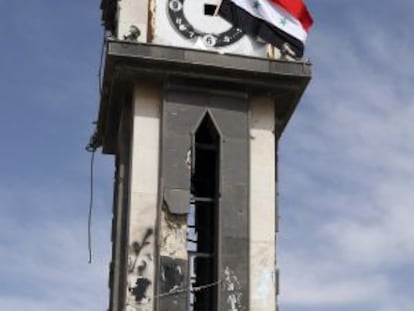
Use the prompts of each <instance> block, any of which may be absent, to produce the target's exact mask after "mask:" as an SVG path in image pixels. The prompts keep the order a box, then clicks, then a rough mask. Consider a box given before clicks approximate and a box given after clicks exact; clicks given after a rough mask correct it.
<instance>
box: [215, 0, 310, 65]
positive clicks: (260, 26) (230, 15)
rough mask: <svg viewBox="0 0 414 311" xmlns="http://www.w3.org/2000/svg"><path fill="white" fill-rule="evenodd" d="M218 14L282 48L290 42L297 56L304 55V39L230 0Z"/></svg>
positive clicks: (225, 1) (224, 1) (227, 0)
mask: <svg viewBox="0 0 414 311" xmlns="http://www.w3.org/2000/svg"><path fill="white" fill-rule="evenodd" d="M218 14H219V15H220V16H221V17H223V18H224V19H225V20H227V21H228V22H229V23H230V24H232V25H233V26H235V27H237V28H240V29H241V30H243V31H244V32H245V33H246V34H248V35H250V36H252V37H259V38H261V39H262V40H264V41H266V42H268V43H270V44H272V45H274V46H275V47H277V48H279V49H281V48H282V46H283V44H284V43H288V44H289V46H290V48H291V49H292V50H293V51H294V52H295V54H296V57H298V58H300V57H302V56H303V51H304V49H305V45H304V44H303V42H302V41H300V40H298V39H296V38H295V37H293V36H291V35H289V34H287V33H286V32H284V31H283V30H281V29H280V28H278V27H276V26H274V25H272V24H270V23H268V22H266V21H264V20H262V19H260V18H257V17H255V16H253V15H251V14H249V13H248V12H247V11H245V10H244V9H242V8H240V7H239V6H237V5H236V4H234V3H233V2H231V1H230V0H223V2H222V4H221V6H220V8H219V11H218Z"/></svg>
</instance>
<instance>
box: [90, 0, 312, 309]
mask: <svg viewBox="0 0 414 311" xmlns="http://www.w3.org/2000/svg"><path fill="white" fill-rule="evenodd" d="M219 2H220V1H219V0H102V3H101V10H102V20H103V25H104V27H105V29H106V31H107V33H108V36H107V39H106V45H105V46H106V50H105V61H104V66H103V78H102V81H101V82H102V85H101V88H102V92H101V99H100V107H99V115H98V122H97V129H96V134H95V136H94V138H95V139H94V147H95V148H97V147H101V148H102V152H103V153H105V154H112V155H114V156H115V182H114V201H113V222H112V261H111V264H110V277H109V285H110V302H109V304H110V306H109V310H110V311H248V310H250V311H269V310H276V309H277V295H278V291H279V278H278V275H279V273H278V269H277V260H276V232H277V231H278V219H279V216H278V205H277V149H278V140H279V138H280V136H281V134H282V132H283V130H284V128H285V126H286V125H287V123H288V121H289V119H290V117H291V115H292V114H293V112H294V110H295V107H296V105H297V104H298V102H299V100H300V98H301V96H302V94H303V92H304V90H305V88H306V86H307V84H308V82H309V80H310V77H311V73H310V64H309V63H307V62H303V61H287V60H280V59H274V58H269V57H268V51H269V47H268V46H267V45H266V44H265V43H264V42H263V41H262V40H260V39H258V38H252V37H250V36H247V35H245V34H244V33H243V32H242V31H241V30H240V29H238V28H236V27H233V26H232V25H231V24H229V23H228V22H227V21H225V20H223V19H221V17H219V16H217V15H216V14H215V13H216V10H217V5H219Z"/></svg>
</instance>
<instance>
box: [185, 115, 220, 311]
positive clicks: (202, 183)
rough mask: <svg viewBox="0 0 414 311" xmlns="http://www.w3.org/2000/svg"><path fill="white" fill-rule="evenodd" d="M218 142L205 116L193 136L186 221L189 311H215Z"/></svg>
mask: <svg viewBox="0 0 414 311" xmlns="http://www.w3.org/2000/svg"><path fill="white" fill-rule="evenodd" d="M219 142H220V140H219V134H218V132H217V129H216V128H215V125H214V123H213V121H212V120H211V117H210V116H209V115H206V117H205V118H204V119H203V121H202V122H201V124H200V126H199V128H198V130H197V132H196V134H195V140H194V144H195V146H194V148H193V152H194V153H195V154H194V157H193V161H194V163H193V172H192V177H191V193H192V200H191V204H190V211H189V216H188V221H187V225H188V243H187V249H188V255H189V277H190V287H191V291H190V295H189V298H188V304H189V308H188V310H190V311H214V310H217V303H216V301H217V298H216V297H217V230H218V226H217V199H218V170H219V161H218V160H219ZM200 287H201V288H202V289H200ZM197 289H199V290H197Z"/></svg>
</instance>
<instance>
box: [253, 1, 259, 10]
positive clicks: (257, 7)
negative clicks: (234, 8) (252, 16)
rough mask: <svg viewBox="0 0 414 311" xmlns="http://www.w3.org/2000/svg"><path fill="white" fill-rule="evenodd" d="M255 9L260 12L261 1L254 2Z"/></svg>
mask: <svg viewBox="0 0 414 311" xmlns="http://www.w3.org/2000/svg"><path fill="white" fill-rule="evenodd" d="M253 7H254V9H255V10H258V9H259V7H260V3H259V1H257V0H255V1H254V2H253Z"/></svg>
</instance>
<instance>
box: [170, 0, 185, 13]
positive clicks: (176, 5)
mask: <svg viewBox="0 0 414 311" xmlns="http://www.w3.org/2000/svg"><path fill="white" fill-rule="evenodd" d="M169 7H170V9H171V10H172V11H174V12H178V11H181V10H182V8H183V4H182V3H181V2H180V1H179V0H171V1H170V3H169Z"/></svg>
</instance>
